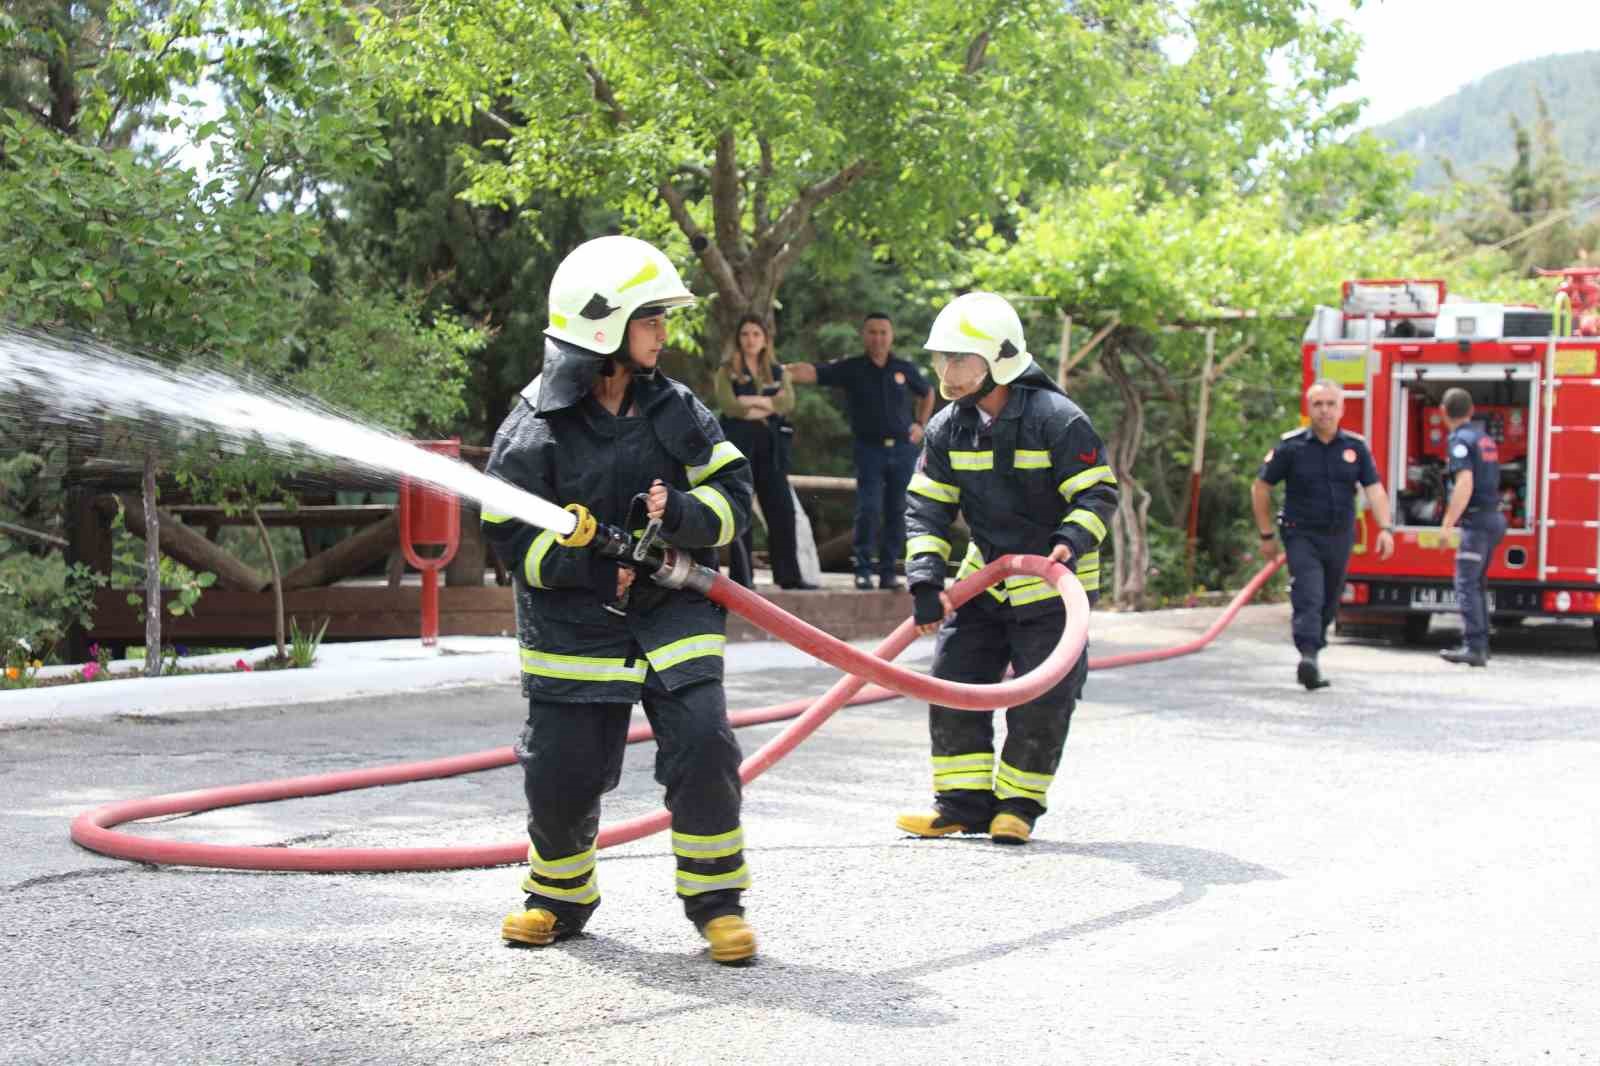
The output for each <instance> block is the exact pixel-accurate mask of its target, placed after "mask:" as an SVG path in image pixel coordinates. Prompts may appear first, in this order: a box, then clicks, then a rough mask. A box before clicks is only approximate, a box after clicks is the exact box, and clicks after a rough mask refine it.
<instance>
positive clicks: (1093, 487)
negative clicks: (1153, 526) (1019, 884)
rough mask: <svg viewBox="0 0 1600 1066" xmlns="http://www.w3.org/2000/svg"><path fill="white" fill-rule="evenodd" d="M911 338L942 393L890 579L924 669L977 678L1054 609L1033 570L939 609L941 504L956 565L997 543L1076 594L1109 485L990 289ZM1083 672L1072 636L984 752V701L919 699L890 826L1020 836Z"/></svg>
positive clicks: (1044, 784)
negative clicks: (924, 708)
mask: <svg viewBox="0 0 1600 1066" xmlns="http://www.w3.org/2000/svg"><path fill="white" fill-rule="evenodd" d="M926 347H927V348H928V349H929V350H930V351H932V352H933V353H934V368H935V370H936V372H937V373H938V376H939V392H940V394H941V395H942V396H944V398H945V399H947V400H950V401H951V403H950V405H949V406H947V407H945V408H944V409H943V410H941V411H940V412H939V413H938V414H936V415H935V416H934V417H933V419H932V421H931V422H929V424H928V433H927V439H926V441H925V443H924V445H923V452H922V458H921V460H920V461H919V463H918V470H917V474H916V476H915V477H914V478H913V479H912V481H911V486H910V495H909V496H908V497H907V499H908V501H909V510H908V513H907V519H906V538H907V540H906V581H907V584H909V585H910V587H911V594H912V596H913V597H914V601H915V605H916V613H915V621H916V623H917V626H918V628H919V630H920V631H921V632H923V633H931V632H934V631H935V630H937V632H938V642H937V645H936V650H935V652H934V661H933V675H934V676H935V677H939V678H944V679H946V680H951V681H964V682H971V683H976V684H991V683H993V682H996V681H999V680H1000V678H1001V676H1002V675H1003V674H1004V672H1005V669H1006V667H1007V666H1010V667H1012V668H1013V669H1014V670H1015V671H1016V672H1017V673H1018V674H1022V673H1025V672H1027V671H1028V670H1031V669H1033V668H1034V667H1035V666H1037V665H1038V664H1039V663H1040V662H1041V661H1042V660H1043V659H1044V658H1045V657H1046V656H1048V655H1049V654H1050V652H1051V650H1052V649H1054V647H1055V645H1056V643H1057V641H1059V639H1060V637H1061V629H1062V626H1063V624H1064V622H1065V618H1064V611H1065V606H1064V604H1063V603H1062V600H1061V596H1060V594H1059V593H1057V592H1056V591H1055V588H1054V587H1053V586H1051V585H1050V584H1048V583H1047V582H1045V581H1044V580H1042V579H1040V578H1036V577H1010V578H1007V579H1006V580H1005V582H1004V583H1003V584H998V585H995V586H993V587H991V588H990V589H988V590H987V591H986V592H984V593H980V594H979V595H978V596H977V597H975V598H974V599H972V600H970V601H969V602H968V603H967V604H966V605H964V606H963V607H961V608H960V609H959V610H952V609H951V605H950V599H949V597H948V596H947V595H946V594H945V593H944V591H943V588H944V581H945V571H946V565H947V563H948V561H949V558H950V550H951V548H950V529H951V527H952V525H953V524H954V523H955V520H956V516H957V514H960V515H962V516H963V517H965V518H966V521H967V526H968V528H969V529H970V530H971V543H970V546H969V547H968V549H967V554H966V556H965V558H964V559H963V560H962V562H961V567H960V570H959V571H958V573H957V575H956V576H957V578H961V577H965V576H966V575H968V574H970V573H972V572H974V571H976V570H978V569H979V568H980V567H982V566H983V565H984V564H985V563H986V562H989V561H991V560H993V559H995V558H998V557H999V556H1001V555H1006V554H1013V553H1015V554H1023V555H1042V556H1045V557H1047V558H1050V559H1053V560H1056V561H1059V562H1062V563H1065V564H1066V565H1067V566H1068V567H1069V568H1071V569H1072V570H1073V571H1074V572H1075V573H1076V574H1077V576H1078V580H1079V581H1081V582H1082V583H1083V586H1084V588H1085V590H1087V591H1088V593H1089V597H1090V599H1091V601H1092V600H1093V599H1094V598H1095V597H1096V594H1097V590H1098V589H1099V587H1100V542H1101V541H1102V540H1103V539H1104V537H1105V534H1106V527H1107V524H1108V523H1109V522H1110V521H1111V514H1112V512H1113V511H1115V510H1116V506H1117V488H1116V483H1117V482H1116V478H1115V477H1114V476H1113V475H1112V472H1111V467H1110V466H1109V465H1107V460H1106V454H1105V447H1104V445H1103V444H1102V443H1101V441H1100V438H1099V437H1098V436H1096V435H1095V431H1094V427H1093V426H1092V425H1090V423H1089V419H1088V417H1087V416H1086V415H1085V414H1084V413H1083V411H1082V410H1080V409H1079V408H1078V406H1077V404H1075V403H1073V402H1072V401H1071V400H1069V399H1068V398H1067V397H1066V395H1065V394H1064V393H1062V392H1061V390H1060V389H1059V388H1057V386H1056V384H1055V383H1054V382H1053V381H1051V380H1050V378H1049V377H1048V376H1047V375H1046V374H1045V373H1044V372H1043V371H1042V370H1040V369H1039V367H1038V366H1037V365H1036V364H1035V363H1034V362H1033V358H1032V357H1031V356H1030V355H1029V354H1028V346H1027V342H1026V341H1025V340H1024V338H1023V335H1022V322H1021V320H1020V319H1018V317H1017V313H1016V311H1015V310H1013V309H1012V307H1011V305H1010V304H1009V303H1007V302H1006V301H1005V300H1004V299H1003V298H1002V297H1000V296H997V295H995V294H994V293H987V292H972V293H967V294H966V295H964V296H958V297H957V298H956V299H954V300H952V301H951V302H950V303H949V304H947V305H946V306H945V308H944V309H943V310H942V311H940V312H939V316H938V317H937V318H936V319H935V320H934V323H933V329H932V330H931V331H930V333H929V335H928V343H927V345H926ZM1087 671H1088V651H1087V649H1086V650H1085V652H1084V654H1083V655H1082V656H1081V657H1080V658H1079V659H1078V662H1077V663H1076V664H1075V665H1074V666H1073V668H1072V670H1071V671H1070V672H1069V673H1068V674H1067V676H1066V677H1065V678H1063V679H1062V681H1061V683H1060V684H1058V685H1056V686H1055V687H1054V688H1053V689H1051V690H1050V691H1049V692H1046V693H1045V694H1044V695H1042V696H1040V697H1038V698H1037V699H1034V700H1031V701H1029V702H1028V703H1025V704H1022V705H1020V706H1016V707H1012V708H1010V709H1009V710H1007V711H1006V730H1007V732H1006V741H1005V746H1004V748H1003V749H1002V750H1001V751H1000V753H999V758H998V760H997V759H996V755H995V750H994V717H993V715H992V714H985V713H983V712H974V711H963V710H956V709H953V708H947V707H940V706H937V705H935V706H931V707H929V708H928V731H929V734H930V736H931V739H932V748H933V796H934V809H933V810H932V811H928V812H919V813H915V814H902V815H900V817H899V818H898V819H897V820H896V823H895V824H896V825H898V826H899V828H901V829H902V830H904V831H905V832H907V833H911V834H913V835H915V836H919V837H940V836H947V835H949V834H952V833H967V832H972V833H988V835H989V837H990V839H992V840H994V841H995V842H996V843H1001V844H1024V843H1026V842H1027V841H1028V838H1029V837H1030V835H1031V834H1032V832H1033V825H1034V822H1035V821H1036V820H1037V819H1038V818H1039V816H1040V815H1041V814H1043V813H1044V810H1045V794H1046V792H1047V791H1048V790H1049V788H1050V783H1051V781H1052V780H1053V779H1054V777H1055V772H1056V766H1057V764H1058V763H1059V762H1060V760H1061V751H1062V748H1063V747H1064V746H1065V744H1066V740H1067V729H1068V727H1069V725H1070V724H1071V721H1072V711H1073V708H1074V707H1075V706H1076V703H1077V700H1078V699H1079V698H1080V697H1081V695H1082V692H1083V682H1084V676H1085V674H1086V673H1087Z"/></svg>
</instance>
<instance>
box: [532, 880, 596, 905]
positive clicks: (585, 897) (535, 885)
mask: <svg viewBox="0 0 1600 1066" xmlns="http://www.w3.org/2000/svg"><path fill="white" fill-rule="evenodd" d="M522 891H524V892H526V893H528V894H529V895H532V896H543V897H544V898H545V899H554V900H560V901H561V902H562V903H577V904H585V903H595V902H597V901H598V900H599V899H600V878H599V877H598V876H596V875H595V874H590V875H589V877H588V879H587V880H585V881H584V882H583V884H581V885H576V886H574V887H572V888H556V887H554V886H552V885H547V884H544V883H543V882H541V881H535V880H534V879H533V877H532V875H529V876H528V877H525V878H523V879H522Z"/></svg>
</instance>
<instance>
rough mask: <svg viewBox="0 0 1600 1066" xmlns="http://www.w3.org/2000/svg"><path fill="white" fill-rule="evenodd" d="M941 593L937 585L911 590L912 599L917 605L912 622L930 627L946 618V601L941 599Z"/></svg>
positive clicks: (919, 586) (912, 615) (921, 586)
mask: <svg viewBox="0 0 1600 1066" xmlns="http://www.w3.org/2000/svg"><path fill="white" fill-rule="evenodd" d="M940 591H941V590H940V589H939V586H937V585H918V586H917V587H916V588H914V589H912V590H911V598H912V600H913V601H914V602H915V604H916V607H915V609H914V610H913V611H912V614H911V620H912V621H914V622H915V623H917V625H919V626H925V625H930V624H932V623H934V622H937V621H939V620H940V619H941V618H943V617H944V601H943V600H942V599H941V598H940V595H939V594H940Z"/></svg>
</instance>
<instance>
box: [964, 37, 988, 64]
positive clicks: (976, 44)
mask: <svg viewBox="0 0 1600 1066" xmlns="http://www.w3.org/2000/svg"><path fill="white" fill-rule="evenodd" d="M988 51H989V31H988V30H984V31H983V32H982V33H980V34H978V35H977V36H976V37H974V38H973V39H972V43H971V44H969V45H967V61H966V63H965V65H963V67H962V73H964V74H976V73H977V72H978V69H979V68H980V67H982V66H983V59H984V56H985V55H986V54H987V53H988Z"/></svg>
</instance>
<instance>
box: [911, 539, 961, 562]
mask: <svg viewBox="0 0 1600 1066" xmlns="http://www.w3.org/2000/svg"><path fill="white" fill-rule="evenodd" d="M919 555H937V556H938V557H939V558H941V559H943V560H944V561H945V562H949V561H950V542H949V541H947V540H945V539H944V538H943V537H936V536H934V535H933V534H932V533H924V534H922V535H921V536H917V537H912V538H911V539H910V540H908V541H906V562H910V561H911V560H912V559H915V558H916V557H917V556H919Z"/></svg>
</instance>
